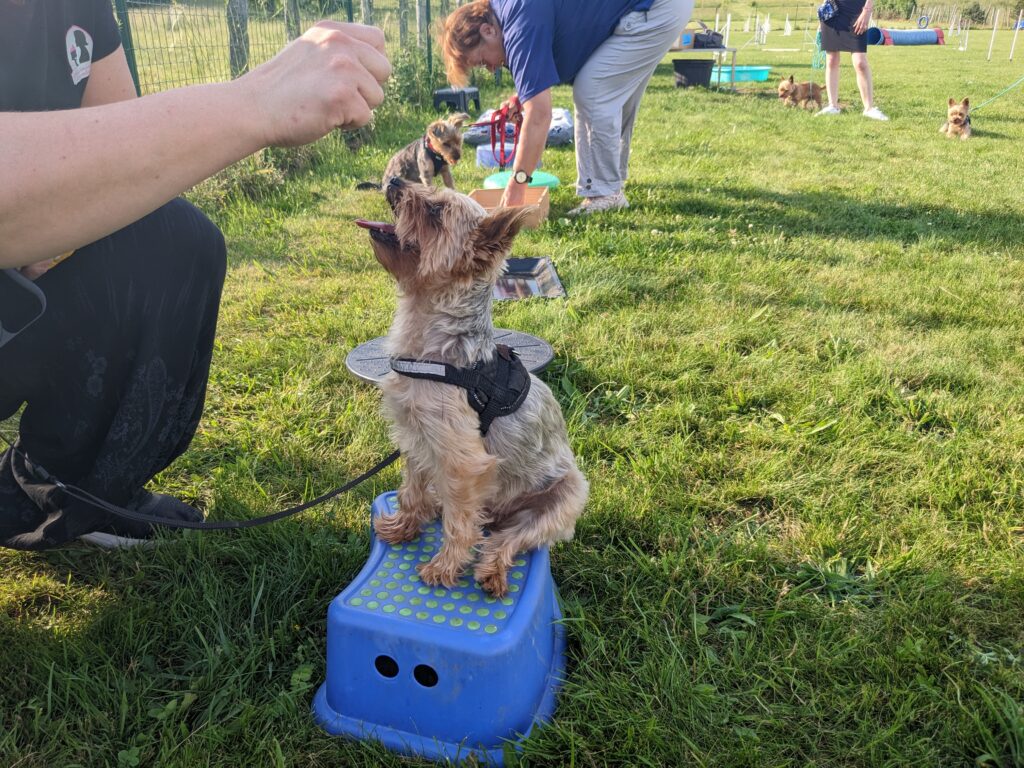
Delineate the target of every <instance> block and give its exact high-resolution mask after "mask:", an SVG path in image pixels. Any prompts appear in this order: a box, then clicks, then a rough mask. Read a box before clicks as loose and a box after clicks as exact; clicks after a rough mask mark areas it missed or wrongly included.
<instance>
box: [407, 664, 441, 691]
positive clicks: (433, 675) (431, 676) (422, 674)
mask: <svg viewBox="0 0 1024 768" xmlns="http://www.w3.org/2000/svg"><path fill="white" fill-rule="evenodd" d="M412 676H413V677H415V678H416V682H417V683H419V684H420V685H422V686H423V687H424V688H433V687H434V686H435V685H437V672H435V671H434V668H433V667H428V666H427V665H426V664H417V665H416V669H414V670H413V671H412Z"/></svg>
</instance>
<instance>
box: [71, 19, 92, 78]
mask: <svg viewBox="0 0 1024 768" xmlns="http://www.w3.org/2000/svg"><path fill="white" fill-rule="evenodd" d="M64 43H65V45H64V48H65V50H66V51H67V53H68V65H69V66H70V67H71V82H72V83H74V84H75V85H78V84H79V83H80V82H82V81H83V80H84V79H85V78H87V77H88V76H89V71H90V70H91V69H92V35H90V34H89V33H88V32H86V31H85V30H84V29H82V28H81V27H80V26H78V25H77V24H73V25H72V26H70V27H68V32H67V34H66V35H65V36H64Z"/></svg>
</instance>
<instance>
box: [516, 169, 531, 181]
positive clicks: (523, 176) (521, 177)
mask: <svg viewBox="0 0 1024 768" xmlns="http://www.w3.org/2000/svg"><path fill="white" fill-rule="evenodd" d="M512 178H514V179H515V180H516V181H517V182H518V183H519V184H525V183H526V182H527V181H528V180H529V178H530V177H529V175H528V174H527V173H526V171H516V175H515V176H513V177H512Z"/></svg>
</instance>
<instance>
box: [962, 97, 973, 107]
mask: <svg viewBox="0 0 1024 768" xmlns="http://www.w3.org/2000/svg"><path fill="white" fill-rule="evenodd" d="M960 104H961V105H962V106H964V107H969V106H971V100H970V99H964V100H963V101H961V102H960Z"/></svg>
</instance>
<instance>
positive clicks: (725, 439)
mask: <svg viewBox="0 0 1024 768" xmlns="http://www.w3.org/2000/svg"><path fill="white" fill-rule="evenodd" d="M981 37H984V42H982V40H981ZM972 38H973V39H972V40H971V50H970V51H969V52H968V53H966V54H965V53H961V52H958V51H957V49H956V45H955V42H954V44H953V45H949V46H946V47H944V48H939V47H932V46H922V47H898V48H888V49H878V48H876V49H872V51H871V53H870V60H871V63H872V66H873V69H874V74H875V79H876V83H877V97H878V103H879V105H880V106H881V108H882V109H883V110H884V111H885V112H887V113H888V114H889V115H890V117H891V118H892V121H891V122H889V123H884V124H883V123H876V122H872V121H869V120H866V119H864V118H862V117H861V116H860V108H859V104H858V102H857V100H856V89H855V84H854V78H853V72H852V69H851V68H850V66H849V63H848V60H847V59H845V58H844V64H843V70H842V77H841V84H842V89H843V99H842V101H843V104H844V105H845V106H846V107H848V110H847V112H846V113H844V114H843V115H841V116H839V117H835V118H814V117H813V116H812V115H811V114H810V113H801V112H800V111H798V110H789V109H785V108H783V107H782V106H780V105H779V104H778V103H777V102H776V99H775V97H774V89H775V82H776V80H777V78H776V77H774V75H775V74H785V75H788V74H790V73H794V74H796V75H797V76H798V77H799V78H811V77H814V78H816V79H817V80H818V81H819V82H821V77H822V73H821V72H820V71H814V70H812V69H811V68H810V54H809V53H806V52H803V53H795V52H785V51H783V52H778V51H776V52H758V51H756V50H754V49H752V48H747V49H745V50H743V51H742V52H741V54H740V57H739V63H740V64H772V65H773V66H774V67H775V69H774V70H773V78H772V81H771V82H769V83H765V84H763V85H757V86H751V87H750V88H748V89H746V90H745V91H744V92H741V93H739V94H731V93H725V92H714V91H705V90H686V91H682V90H676V89H675V88H674V87H673V78H672V70H671V65H670V63H669V62H668V59H666V63H665V64H664V65H663V66H661V67H660V68H659V70H658V72H657V74H656V75H655V77H654V79H653V81H652V83H651V86H650V88H649V92H648V94H647V96H646V98H645V101H644V104H643V107H642V110H641V115H640V120H639V124H638V126H637V132H636V138H635V142H634V152H633V157H632V161H631V174H632V175H631V177H630V181H629V184H628V186H627V195H628V197H629V200H630V202H631V207H630V208H629V209H628V210H626V211H622V212H617V213H614V214H608V215H603V216H601V217H600V218H594V219H592V220H584V221H570V220H567V219H565V218H563V216H564V212H565V211H566V210H568V209H569V208H570V207H572V206H573V205H574V195H573V192H572V181H573V179H574V175H575V174H574V165H573V154H572V150H571V149H553V150H549V151H548V152H547V153H546V154H545V157H544V162H545V169H546V170H549V171H551V172H554V173H556V174H557V175H559V176H560V177H561V178H562V179H563V180H564V181H565V182H567V183H566V184H565V185H564V186H563V187H562V188H560V189H559V190H557V191H556V193H555V195H554V198H553V202H552V215H551V219H550V221H549V223H547V224H546V225H545V226H543V227H542V228H540V229H538V230H535V231H531V232H527V233H524V234H523V235H522V236H521V237H520V239H519V240H518V241H517V244H516V249H515V250H516V254H517V255H551V256H552V257H553V258H554V260H555V262H556V264H557V266H558V270H559V273H560V275H561V277H562V280H563V282H564V284H565V285H566V287H567V290H568V292H569V298H568V299H567V300H564V301H529V302H517V303H503V304H500V305H498V306H497V308H496V311H495V317H496V322H497V323H498V324H499V325H501V326H505V327H510V328H515V329H519V330H523V331H526V332H529V333H534V334H537V335H540V336H542V337H544V338H546V339H547V340H548V341H550V342H551V344H552V345H553V346H554V348H555V350H556V360H555V362H554V364H553V365H552V366H551V367H550V368H549V370H548V371H547V372H546V373H545V374H544V378H545V380H546V381H547V382H548V383H549V384H550V385H551V386H552V388H553V389H554V390H555V392H556V393H557V395H558V396H559V398H560V400H561V402H562V405H563V407H564V411H565V414H566V417H567V420H568V423H569V429H570V433H571V439H572V443H573V445H574V447H575V450H576V452H577V455H578V456H579V461H580V465H581V467H582V469H583V471H584V472H585V473H586V475H587V476H588V478H589V480H590V483H591V497H590V503H589V505H588V508H587V511H586V513H585V515H584V516H583V518H581V520H580V523H579V526H578V528H577V535H576V538H575V540H574V541H573V542H572V543H570V544H568V545H562V546H559V547H557V548H556V549H555V550H554V551H553V553H552V560H553V568H554V572H555V578H556V580H557V581H558V584H559V586H560V589H561V594H562V598H563V600H564V607H565V612H566V615H567V619H566V625H567V629H568V636H569V680H568V683H567V685H566V687H565V689H564V692H563V695H562V697H561V702H560V706H559V709H558V711H557V714H556V717H555V720H554V722H553V723H552V724H551V725H550V726H548V727H546V728H544V729H541V730H539V731H538V732H536V733H535V735H534V736H533V737H532V738H531V739H530V740H529V742H528V743H527V744H526V748H525V751H524V753H523V756H522V757H521V758H513V759H512V760H511V762H512V763H513V764H522V765H550V766H563V765H565V766H641V765H642V766H683V765H687V766H689V765H695V766H806V765H817V766H862V765H864V766H868V765H870V766H908V765H914V766H936V765H943V766H960V765H972V764H976V763H981V764H985V765H991V766H1010V765H1015V764H1016V765H1020V764H1024V710H1022V702H1024V628H1022V619H1021V617H1022V614H1024V552H1022V543H1024V542H1022V536H1024V497H1022V494H1024V388H1022V383H1021V370H1022V369H1024V309H1022V297H1024V245H1022V240H1024V224H1022V218H1021V216H1022V207H1024V88H1019V89H1017V90H1016V91H1014V92H1012V93H1010V94H1007V95H1006V96H1004V97H1003V98H1001V99H1000V100H999V101H996V102H994V103H993V104H990V105H989V106H987V107H986V108H985V109H983V110H981V111H980V112H978V113H977V114H976V116H975V120H974V126H975V129H976V137H975V138H973V139H972V140H970V141H968V142H953V141H949V140H947V139H945V138H944V137H942V136H940V135H939V133H938V127H939V124H940V123H941V122H942V120H943V119H944V115H945V103H946V98H947V97H949V96H955V97H957V98H960V97H962V96H970V97H971V99H972V101H974V102H975V103H976V104H977V103H980V102H982V101H983V100H985V99H987V98H989V97H990V96H992V95H994V94H996V93H997V92H998V91H999V90H1001V89H1002V88H1003V87H1005V86H1007V85H1009V84H1010V83H1011V82H1013V81H1014V80H1016V79H1017V78H1019V77H1021V76H1022V75H1024V49H1021V47H1020V46H1021V45H1024V43H1021V42H1019V44H1018V55H1017V61H1015V62H1013V63H1008V62H1007V60H1006V59H1007V54H1008V51H1009V45H1010V35H1009V33H1001V34H1000V37H999V40H998V41H997V45H996V53H995V55H994V56H993V61H992V62H990V63H987V62H986V61H985V52H986V49H987V43H988V35H987V33H986V34H985V35H979V36H978V37H975V36H973V35H972ZM790 40H793V38H781V37H779V38H778V40H777V41H776V40H774V39H773V43H772V47H779V48H784V47H787V45H788V46H789V47H796V46H797V45H799V42H793V43H791V44H790V43H789V41H790ZM506 82H507V80H506ZM569 102H570V92H569V90H568V89H567V88H561V89H559V90H558V91H557V93H556V103H557V104H560V105H565V106H568V105H569ZM427 119H428V115H427V114H406V115H405V116H404V117H402V118H401V119H393V120H389V121H387V124H386V125H381V126H379V127H378V131H377V134H376V140H375V143H374V144H372V145H370V146H367V147H364V148H363V149H362V150H360V151H359V152H356V153H350V152H348V151H347V150H344V149H343V148H341V147H340V145H339V146H338V151H337V152H336V153H334V154H333V155H331V156H330V157H329V158H328V159H327V161H326V162H325V163H324V164H322V165H319V166H317V167H316V168H315V169H314V170H311V171H308V172H304V173H303V174H300V175H299V176H297V177H295V178H293V179H292V180H291V181H290V182H289V183H288V184H287V185H286V186H285V187H284V188H283V189H282V190H280V191H278V192H276V193H274V194H273V195H271V197H270V198H269V199H267V200H263V201H261V202H259V203H254V202H251V201H247V200H244V199H243V200H235V201H234V202H231V203H230V204H228V205H227V206H226V207H224V208H222V209H219V210H217V211H213V212H212V213H213V215H214V216H215V218H216V219H217V221H218V223H219V224H220V225H221V226H222V228H223V229H224V232H225V234H226V237H227V240H228V244H229V251H230V271H229V276H228V280H227V285H226V289H225V297H224V304H223V310H222V316H221V321H220V327H219V334H218V341H217V349H216V353H215V358H214V366H213V373H212V378H211V381H210V391H209V398H208V403H207V409H206V414H205V417H204V419H203V422H202V425H201V428H200V431H199V433H198V435H197V436H196V439H195V441H194V442H193V445H192V447H191V449H190V450H189V451H188V452H187V453H186V454H185V456H183V457H182V459H181V460H179V461H178V462H177V463H176V464H175V465H174V466H173V467H172V468H171V469H169V470H168V471H166V472H165V473H164V474H163V475H161V476H160V477H158V478H157V479H156V480H155V481H154V484H153V487H154V488H157V489H159V490H162V491H165V492H172V493H176V494H178V495H180V496H181V497H182V498H184V499H186V500H189V501H192V502H195V503H197V504H199V505H200V506H202V507H204V508H205V509H206V510H208V511H209V513H210V515H211V517H213V518H216V519H223V518H228V517H250V516H255V515H258V514H263V513H266V512H269V511H272V510H274V509H277V508H279V507H281V506H284V505H288V504H293V503H296V502H299V501H300V500H304V499H308V498H311V497H312V496H314V495H316V494H317V493H320V492H322V491H324V490H327V489H329V488H333V487H334V486H336V485H340V484H341V483H342V482H343V481H344V480H345V479H347V478H349V477H351V476H354V475H355V474H358V473H359V472H360V471H362V470H363V469H364V468H366V467H369V466H370V465H371V464H373V463H374V462H376V461H377V460H378V459H379V458H380V457H382V456H384V455H385V454H387V453H389V452H390V451H391V450H392V446H391V444H390V442H389V439H388V436H387V429H386V425H385V424H384V422H383V420H382V418H381V416H380V414H379V410H378V405H379V396H378V393H377V391H376V390H375V389H374V388H372V387H370V386H368V385H365V384H362V383H359V382H358V381H356V380H355V379H353V378H352V377H351V376H349V375H348V374H347V373H346V371H345V367H344V360H345V356H346V354H347V353H348V351H349V350H350V349H351V348H352V347H353V346H355V345H356V344H358V343H360V342H362V341H365V340H367V339H369V338H371V337H373V336H378V335H380V334H383V333H384V332H385V331H386V330H387V328H388V325H389V322H390V319H391V316H392V312H393V309H394V304H395V302H394V293H393V288H392V284H391V282H390V281H389V278H388V277H387V275H386V274H385V273H384V272H383V270H381V269H380V268H379V267H378V266H377V264H376V262H375V261H374V259H373V257H372V255H371V253H370V249H369V246H368V243H367V238H366V234H365V232H363V231H362V230H359V229H357V228H356V227H354V226H353V224H352V220H353V219H354V218H356V217H359V216H363V217H380V216H384V215H387V214H386V206H385V203H384V201H383V198H382V197H381V196H379V195H377V194H375V193H366V192H356V191H353V185H354V182H355V181H356V180H359V179H366V178H379V176H380V173H381V171H382V169H383V166H384V164H385V162H386V160H387V158H388V156H389V155H390V153H391V152H392V151H393V150H394V149H396V148H397V147H398V146H400V145H402V144H404V143H405V142H407V141H409V140H411V139H412V138H414V137H415V136H416V135H417V133H418V132H419V131H421V130H422V126H423V125H424V123H425V122H426V121H427ZM484 175H485V174H484V172H483V171H482V170H481V169H477V168H474V167H472V163H471V162H470V163H466V164H465V165H461V166H459V167H458V168H457V169H456V173H455V176H456V181H457V183H458V184H459V185H460V187H461V188H462V189H464V190H468V189H470V188H472V187H475V186H480V183H481V181H482V178H483V176H484ZM6 426H7V431H8V432H10V431H11V430H12V429H13V424H12V423H9V424H8V425H6ZM397 482H398V473H397V470H396V469H394V468H391V469H389V470H387V471H386V472H385V473H384V474H383V475H382V476H380V477H379V478H377V479H376V480H375V481H374V482H372V483H369V484H367V485H366V486H364V487H361V488H360V489H358V490H357V491H355V492H353V493H350V494H348V495H347V496H343V497H341V498H340V499H339V500H338V501H337V502H335V503H331V504H329V505H327V506H326V507H321V508H318V509H317V510H315V511H313V512H310V513H307V514H305V515H303V516H301V517H299V518H298V519H292V520H289V521H286V522H282V523H278V524H276V525H274V526H271V527H268V528H263V529H258V530H254V531H252V532H247V533H242V534H232V533H208V534H172V535H168V536H167V537H166V538H165V540H164V541H163V543H162V545H161V546H160V547H158V548H156V549H154V550H152V551H148V552H135V553H127V554H109V553H102V552H99V551H95V550H90V549H87V548H84V547H69V548H66V549H63V550H60V551H55V552H50V553H45V554H27V553H17V552H6V551H5V552H3V553H2V554H0V568H2V572H3V578H2V580H0V675H2V685H0V764H2V765H5V766H18V768H29V767H31V768H42V767H43V766H46V767H47V768H58V767H59V768H64V767H66V766H116V767H117V768H130V767H131V766H182V767H186V766H188V767H189V768H191V767H192V766H325V767H326V766H332V767H333V766H380V765H384V766H396V765H404V764H415V763H414V762H413V763H407V762H406V761H403V760H402V759H400V758H397V757H394V756H392V755H390V754H389V753H387V752H385V751H384V750H383V749H381V748H380V747H377V746H374V745H369V744H357V743H351V742H347V741H343V740H338V739H334V738H330V737H328V736H326V735H325V734H324V733H323V732H321V731H320V729H319V728H318V727H317V726H316V725H315V724H314V723H313V721H312V719H311V717H310V713H309V706H310V701H311V698H312V695H313V693H314V691H315V688H316V686H317V685H319V683H320V682H321V681H322V679H323V675H324V668H323V660H324V633H325V620H326V611H327V605H328V603H329V601H330V600H331V598H332V597H334V595H336V594H337V593H338V592H339V591H340V590H341V589H342V588H343V587H344V586H345V585H346V584H347V583H348V582H349V581H350V580H351V579H352V577H353V576H354V575H355V574H356V573H357V572H358V570H359V568H360V566H361V565H362V563H363V561H364V559H365V557H366V554H367V551H368V541H369V536H368V528H367V515H368V508H369V503H370V501H371V500H372V498H373V497H374V496H375V495H376V494H377V493H380V492H382V491H384V490H388V489H391V488H394V487H395V486H396V484H397ZM499 694H500V692H499Z"/></svg>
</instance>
